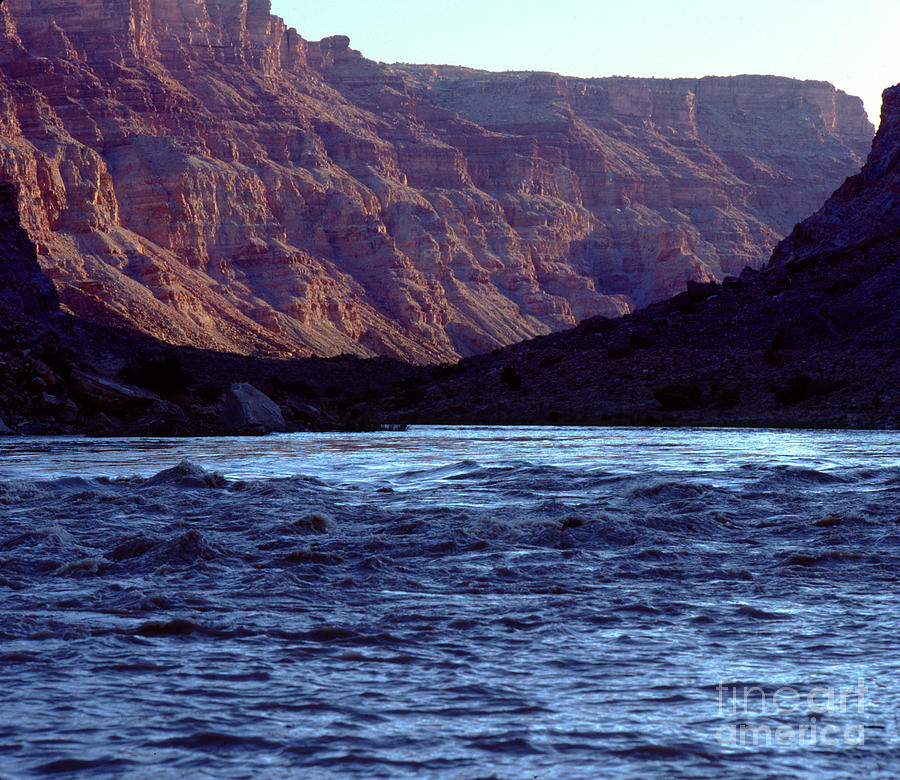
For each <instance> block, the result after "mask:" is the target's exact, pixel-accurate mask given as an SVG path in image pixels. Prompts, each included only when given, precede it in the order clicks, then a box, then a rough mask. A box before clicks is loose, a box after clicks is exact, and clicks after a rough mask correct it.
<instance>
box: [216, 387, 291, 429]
mask: <svg viewBox="0 0 900 780" xmlns="http://www.w3.org/2000/svg"><path fill="white" fill-rule="evenodd" d="M221 421H222V426H223V427H224V428H226V429H227V430H229V431H236V432H239V433H253V434H264V433H274V432H277V431H286V430H287V425H286V424H285V422H284V415H282V413H281V407H279V406H278V404H276V403H275V402H274V401H273V400H272V399H271V398H269V396H267V395H266V394H265V393H263V392H262V391H261V390H258V389H257V388H255V387H254V386H253V385H251V384H250V383H249V382H235V383H234V384H233V385H232V386H231V388H230V389H229V390H228V392H227V393H226V394H225V407H224V409H223V410H222V417H221Z"/></svg>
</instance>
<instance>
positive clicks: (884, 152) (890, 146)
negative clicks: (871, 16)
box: [770, 85, 900, 267]
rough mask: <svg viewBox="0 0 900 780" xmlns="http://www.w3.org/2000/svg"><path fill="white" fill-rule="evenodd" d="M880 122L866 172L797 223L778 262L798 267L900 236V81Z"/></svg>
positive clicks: (781, 248) (775, 261)
mask: <svg viewBox="0 0 900 780" xmlns="http://www.w3.org/2000/svg"><path fill="white" fill-rule="evenodd" d="M883 100H884V102H883V105H882V110H881V125H880V127H879V129H878V134H877V135H876V136H875V141H874V142H873V144H872V152H871V154H870V155H869V158H868V160H867V161H866V164H865V166H864V167H863V169H862V171H861V172H860V173H859V174H857V175H856V176H852V177H850V178H849V179H847V181H845V182H844V184H843V185H842V186H841V187H840V188H839V189H838V190H837V192H835V193H834V194H833V195H832V196H831V197H830V198H829V199H828V200H827V201H826V203H825V205H824V206H823V207H822V208H821V209H820V210H819V211H818V212H816V213H815V214H813V215H812V216H811V217H809V218H808V219H805V220H803V222H801V223H800V224H799V225H797V226H796V227H795V228H794V230H793V231H792V232H791V234H790V235H789V236H788V237H787V238H786V239H785V240H784V241H782V242H781V243H780V244H779V245H778V247H777V248H776V250H775V252H774V253H773V255H772V259H771V261H770V264H771V265H772V266H773V267H779V266H792V265H793V266H796V265H798V264H804V263H809V262H813V261H814V260H815V259H816V258H818V257H821V256H826V255H829V254H833V253H834V252H836V251H845V252H846V251H854V250H859V251H865V250H868V249H870V248H871V247H872V245H873V243H884V242H889V243H892V245H893V249H894V250H896V246H897V243H898V238H900V85H897V86H894V87H891V88H890V89H886V90H885V91H884V95H883Z"/></svg>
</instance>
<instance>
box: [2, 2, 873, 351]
mask: <svg viewBox="0 0 900 780" xmlns="http://www.w3.org/2000/svg"><path fill="white" fill-rule="evenodd" d="M0 22H2V28H0V175H2V176H4V177H6V178H8V179H11V180H14V181H16V182H17V183H18V184H19V192H20V203H19V209H20V213H21V218H22V222H23V224H24V225H25V227H26V228H27V230H28V232H29V234H30V235H31V237H32V239H33V240H34V241H35V243H36V245H37V247H38V250H39V259H40V262H41V264H42V266H43V267H44V269H45V270H46V271H47V272H48V274H50V275H51V276H52V278H53V279H54V281H55V283H56V285H57V288H58V290H59V293H60V297H61V299H62V301H63V303H64V305H65V306H67V307H68V308H69V309H71V310H73V311H75V312H77V313H79V314H82V315H86V316H89V317H92V318H94V319H95V320H98V321H100V322H104V323H112V324H124V325H131V326H133V327H136V328H138V329H140V330H142V331H145V332H147V333H150V334H152V335H155V336H158V337H161V338H164V339H166V340H169V341H172V342H176V343H183V344H193V345H198V346H203V347H211V348H216V349H227V350H235V351H239V352H247V353H257V354H275V355H294V354H301V355H302V354H309V353H310V352H317V353H320V354H334V353H337V352H342V351H348V352H354V353H357V354H376V353H379V354H389V355H398V356H402V357H405V358H408V359H412V360H415V361H442V360H448V359H453V358H455V357H456V356H458V355H466V354H472V353H474V352H478V351H484V350H488V349H491V348H493V347H495V346H497V345H500V344H507V343H511V342H514V341H517V340H521V339H524V338H527V337H529V336H532V335H535V334H540V333H546V332H548V331H550V330H555V329H560V328H564V327H566V326H569V325H571V324H573V323H574V322H575V321H577V320H580V319H583V318H586V317H589V316H593V315H597V314H606V315H613V314H618V313H621V312H624V311H626V310H628V309H629V308H631V307H632V306H633V305H639V304H643V303H645V302H647V301H650V300H654V299H657V298H661V297H664V296H666V295H668V294H670V293H672V292H675V291H677V290H678V289H681V288H682V287H683V286H684V284H685V282H686V280H687V279H695V280H698V281H703V280H708V279H714V278H721V277H723V276H724V275H726V274H733V273H736V272H738V271H740V269H741V268H742V267H743V266H744V265H745V264H748V263H749V264H751V265H752V264H756V265H759V264H761V263H762V262H763V261H764V259H765V258H766V257H767V256H768V253H769V251H770V249H771V247H772V246H773V245H774V243H775V241H776V240H777V238H778V237H779V236H781V235H783V234H784V233H786V232H787V231H788V230H789V228H790V226H791V225H792V224H793V223H794V222H795V221H796V220H797V219H799V218H800V217H802V216H803V215H804V214H806V213H809V211H811V210H812V209H814V208H815V207H817V206H818V205H819V204H820V203H821V201H822V200H823V199H824V197H825V196H826V195H827V193H828V192H829V191H830V190H831V189H833V187H834V182H835V181H836V180H840V178H841V177H842V176H845V175H847V174H849V173H851V172H852V171H853V170H855V169H858V167H859V164H860V162H861V160H862V155H863V154H864V153H865V151H866V148H867V146H868V143H869V141H870V138H871V132H872V128H871V126H870V125H869V124H868V122H867V120H866V118H865V115H864V113H863V109H862V104H861V102H860V101H859V100H858V99H856V98H851V97H848V96H846V95H844V94H843V93H841V92H838V91H836V90H835V89H834V88H833V87H831V86H830V85H827V84H822V83H817V82H796V81H791V80H787V79H776V78H768V77H737V78H728V79H701V80H678V81H651V80H636V79H600V80H581V79H565V78H562V77H559V76H554V75H551V74H539V73H538V74H487V73H480V72H474V71H466V70H462V69H450V68H426V67H410V66H402V67H401V66H396V67H388V66H383V65H378V64H375V63H373V62H370V61H368V60H365V59H364V58H363V57H362V56H361V55H359V54H358V53H357V52H354V51H353V50H351V49H350V48H349V41H348V40H347V39H346V38H344V37H335V38H330V39H326V40H324V41H321V42H319V43H310V42H307V41H305V40H304V39H303V38H301V37H300V36H299V35H298V34H297V32H296V31H294V30H293V29H288V28H287V27H286V26H285V25H284V23H283V22H282V21H281V20H280V19H278V18H277V17H273V16H271V15H270V13H269V4H268V2H267V0H53V2H50V0H7V2H6V3H4V4H3V5H2V6H0Z"/></svg>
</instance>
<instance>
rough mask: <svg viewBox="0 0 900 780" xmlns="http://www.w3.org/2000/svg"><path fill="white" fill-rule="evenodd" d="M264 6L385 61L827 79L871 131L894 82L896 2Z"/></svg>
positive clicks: (899, 7)
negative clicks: (857, 108) (861, 110)
mask: <svg viewBox="0 0 900 780" xmlns="http://www.w3.org/2000/svg"><path fill="white" fill-rule="evenodd" d="M272 12H273V13H275V14H277V15H278V16H281V17H283V18H284V20H285V21H286V22H287V23H288V24H289V25H290V26H292V27H296V28H297V31H298V32H299V33H300V34H301V35H302V36H303V37H304V38H306V39H307V40H319V39H320V38H324V37H326V36H329V35H349V36H350V41H351V44H350V45H351V46H352V47H353V48H354V49H359V50H360V51H361V52H362V53H363V54H364V55H365V56H366V57H368V58H370V59H373V60H380V61H382V62H412V63H430V64H446V65H465V66H467V67H471V68H483V69H485V70H547V71H554V72H556V73H562V74H563V75H569V76H588V77H594V76H615V75H619V76H656V77H661V78H675V77H679V76H685V77H697V76H707V75H716V76H727V75H733V74H739V73H760V74H773V75H778V76H792V77H794V78H801V79H817V80H821V81H830V82H831V83H832V84H834V85H835V86H836V87H838V88H839V89H843V90H844V91H845V92H849V93H850V94H852V95H857V96H859V97H861V98H862V99H863V101H864V102H865V104H866V109H867V110H868V112H869V116H870V118H871V119H872V121H873V123H874V124H875V125H876V126H877V124H878V117H879V114H880V111H881V91H882V90H883V89H884V88H885V87H888V86H891V85H893V84H896V83H898V82H900V0H743V1H742V2H736V0H554V1H553V2H547V0H427V1H423V2H412V1H411V0H378V2H373V0H315V1H314V2H312V1H307V0H272Z"/></svg>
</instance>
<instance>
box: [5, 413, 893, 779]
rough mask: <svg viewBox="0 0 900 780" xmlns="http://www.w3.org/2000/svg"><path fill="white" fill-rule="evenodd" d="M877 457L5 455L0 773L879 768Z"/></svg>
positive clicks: (691, 441)
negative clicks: (791, 698)
mask: <svg viewBox="0 0 900 780" xmlns="http://www.w3.org/2000/svg"><path fill="white" fill-rule="evenodd" d="M898 444H900V434H897V433H893V432H833V431H824V432H820V431H816V432H802V431H745V430H684V429H679V430H643V429H606V428H604V429H568V428H511V429H507V428H465V429H455V428H440V427H423V428H414V429H411V430H409V431H407V432H404V433H379V434H293V435H284V436H270V437H265V438H256V439H237V438H221V439H143V440H88V439H74V440H73V439H66V440H63V439H55V440H47V439H42V440H36V439H3V440H0V775H2V776H3V777H4V778H5V777H6V776H7V774H9V775H10V776H12V777H18V776H30V775H31V774H33V773H39V774H61V775H64V776H65V775H66V773H69V774H72V773H79V772H81V773H90V775H91V776H101V777H103V776H109V777H114V776H150V774H151V773H152V774H153V776H171V777H174V776H176V775H178V774H183V775H187V776H204V775H206V776H247V777H250V776H273V777H282V776H284V777H290V776H300V775H302V776H304V777H333V776H348V777H360V778H370V777H416V778H444V777H460V778H472V777H488V776H497V777H502V778H507V777H508V778H519V777H533V776H538V777H541V778H550V777H558V778H594V777H599V776H605V777H627V778H644V777H685V778H688V777H690V778H694V777H724V776H727V777H748V778H763V777H771V776H798V777H829V776H832V777H842V776H848V775H850V774H853V775H858V776H864V777H895V776H897V775H898V774H900V758H898V756H900V752H898V750H897V747H898V745H900V729H898V724H897V715H896V713H897V712H898V707H900V658H898V656H897V653H896V637H897V635H898V634H900V619H898V618H900V589H898V587H897V582H898V577H897V572H898V571H900V510H898V503H897V498H898V496H900V457H898V455H897V453H900V449H898V446H897V445H898ZM184 460H187V461H189V463H184V464H182V461H184ZM179 464H181V465H179ZM168 469H170V471H164V470H168ZM160 472H162V473H160ZM213 472H219V473H220V474H222V475H224V478H225V479H224V480H223V479H222V478H220V477H217V476H215V475H214V474H213ZM860 679H864V680H865V681H866V685H867V691H868V692H867V694H866V697H865V706H864V707H863V710H862V711H861V712H856V711H853V712H840V711H827V712H824V713H822V714H821V715H819V716H817V721H818V722H820V723H821V724H828V725H834V727H835V728H836V731H835V732H834V733H836V734H838V735H839V736H840V737H841V739H840V740H839V742H838V744H837V745H829V744H826V743H821V742H820V743H818V744H816V745H814V746H809V745H802V744H797V742H796V739H795V741H794V743H788V744H784V745H773V746H770V747H768V748H767V747H765V746H762V747H760V746H752V745H745V744H742V745H729V744H727V742H725V741H723V740H722V739H721V738H720V737H721V736H722V734H723V733H727V729H729V728H737V727H738V726H739V725H740V723H741V722H749V723H750V724H755V725H757V726H767V727H771V728H773V729H774V728H777V727H778V726H782V727H785V728H790V729H795V730H796V729H797V728H798V727H800V726H802V725H804V724H808V723H809V722H810V718H811V717H812V715H811V713H810V711H809V707H807V708H806V709H805V710H802V711H797V712H788V713H784V712H777V713H776V712H774V711H765V712H761V713H754V712H744V711H741V712H732V711H730V710H728V708H727V707H723V706H722V702H723V701H724V700H725V699H724V698H723V696H724V694H723V690H725V691H727V692H728V695H729V696H730V695H731V690H732V689H731V687H728V688H725V689H720V688H718V687H717V686H719V685H723V684H727V685H728V686H732V685H734V686H735V690H738V689H739V690H740V691H741V692H742V693H746V691H747V690H750V689H755V690H758V691H759V692H761V693H763V694H764V695H765V696H766V697H768V699H767V700H768V701H769V702H771V700H772V696H773V695H774V692H775V691H776V690H777V689H778V688H780V687H789V688H792V689H795V690H796V691H797V692H798V696H799V697H800V698H802V697H804V696H806V695H807V694H808V693H809V692H810V691H811V690H814V689H816V688H824V689H826V690H829V689H835V690H836V689H837V688H838V687H840V686H853V685H856V684H857V683H858V681H859V680H860ZM754 695H758V694H754ZM726 698H727V697H726ZM855 726H863V727H864V728H865V734H866V741H865V744H862V745H857V744H853V741H852V739H850V738H849V737H848V734H851V732H849V731H848V729H850V728H853V727H855ZM722 729H725V731H724V732H723V731H722ZM795 736H796V735H795Z"/></svg>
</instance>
